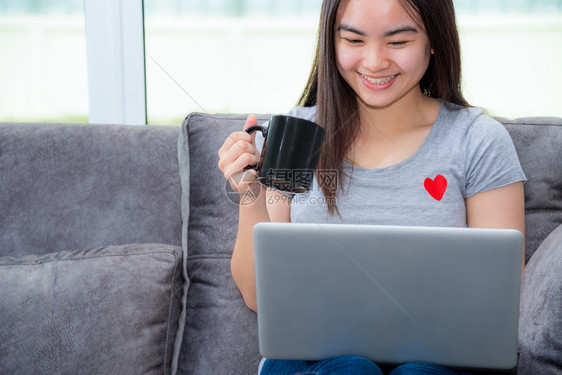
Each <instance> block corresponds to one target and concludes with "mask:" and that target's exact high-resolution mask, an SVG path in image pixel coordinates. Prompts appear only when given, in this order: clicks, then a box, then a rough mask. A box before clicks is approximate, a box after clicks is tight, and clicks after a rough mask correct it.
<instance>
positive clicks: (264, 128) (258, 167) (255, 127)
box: [244, 125, 268, 171]
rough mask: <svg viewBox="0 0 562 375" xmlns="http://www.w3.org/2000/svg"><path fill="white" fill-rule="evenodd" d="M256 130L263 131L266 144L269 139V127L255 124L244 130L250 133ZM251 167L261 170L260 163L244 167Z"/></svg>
mask: <svg viewBox="0 0 562 375" xmlns="http://www.w3.org/2000/svg"><path fill="white" fill-rule="evenodd" d="M256 130H259V131H261V133H262V134H263V138H264V142H263V143H264V145H265V141H266V140H267V130H268V128H266V127H265V126H262V125H254V126H250V127H249V128H248V129H245V130H244V131H245V132H246V133H248V134H252V133H253V132H255V131H256ZM250 169H253V170H256V171H259V170H260V166H259V163H258V164H255V165H248V166H247V167H244V170H245V171H247V170H250Z"/></svg>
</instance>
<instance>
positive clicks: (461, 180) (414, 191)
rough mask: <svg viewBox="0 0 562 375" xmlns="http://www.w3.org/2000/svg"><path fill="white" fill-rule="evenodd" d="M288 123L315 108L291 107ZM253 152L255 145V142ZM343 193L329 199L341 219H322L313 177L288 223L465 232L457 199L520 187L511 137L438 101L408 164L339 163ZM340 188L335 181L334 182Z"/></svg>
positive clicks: (327, 178)
mask: <svg viewBox="0 0 562 375" xmlns="http://www.w3.org/2000/svg"><path fill="white" fill-rule="evenodd" d="M288 114H289V115H291V116H295V117H301V118H305V119H307V120H311V121H314V119H315V116H316V108H315V107H310V108H302V107H295V108H293V109H292V110H291V111H290V112H289V113H288ZM256 143H257V145H258V147H260V148H261V146H262V144H263V138H260V137H259V136H258V137H256ZM344 172H345V174H346V175H349V176H351V178H346V179H345V181H343V183H344V187H345V192H344V193H341V192H339V193H338V194H337V196H336V197H335V199H336V203H337V206H338V209H339V211H340V213H341V216H342V219H340V217H339V216H338V215H337V214H336V215H334V216H332V215H330V214H329V212H328V208H327V204H326V198H325V197H324V195H323V193H322V190H321V189H320V186H321V185H320V184H323V183H328V184H329V183H331V182H333V176H334V174H333V173H331V172H330V171H327V172H325V173H320V176H321V177H320V180H319V179H317V178H316V177H315V178H314V180H313V184H312V188H311V189H310V191H309V192H308V193H306V194H302V195H295V196H293V198H292V199H291V222H300V223H303V222H306V223H350V224H351V223H353V224H380V225H413V226H442V227H465V226H467V220H466V205H465V199H466V198H468V197H470V196H472V195H474V194H477V193H480V192H483V191H486V190H491V189H494V188H498V187H502V186H506V185H509V184H511V183H514V182H517V181H525V180H526V178H525V175H524V173H523V170H522V169H521V165H520V163H519V159H518V157H517V153H516V151H515V147H514V146H513V142H512V140H511V137H510V136H509V134H508V133H507V131H506V130H505V128H504V127H503V125H501V124H500V123H499V122H497V121H496V120H494V119H492V118H491V117H489V116H487V115H485V114H484V113H483V112H482V110H481V109H480V108H458V107H456V106H454V105H453V104H449V103H445V102H443V103H442V104H441V108H440V110H439V114H438V116H437V119H436V121H435V124H434V125H433V127H432V129H431V131H430V133H429V135H428V136H427V138H426V140H425V142H424V143H423V144H422V146H421V147H420V148H419V149H418V151H417V152H416V153H415V154H413V155H412V156H410V157H409V158H408V159H406V160H404V161H402V162H400V163H398V164H395V165H392V166H389V167H385V168H380V169H363V168H360V167H357V166H355V165H353V164H351V163H349V162H347V161H344ZM340 182H341V181H340Z"/></svg>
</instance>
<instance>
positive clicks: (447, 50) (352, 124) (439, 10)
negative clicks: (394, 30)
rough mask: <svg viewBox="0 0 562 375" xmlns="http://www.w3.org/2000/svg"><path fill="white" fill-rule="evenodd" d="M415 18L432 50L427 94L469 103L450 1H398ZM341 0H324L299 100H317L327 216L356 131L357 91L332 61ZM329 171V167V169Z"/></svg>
mask: <svg viewBox="0 0 562 375" xmlns="http://www.w3.org/2000/svg"><path fill="white" fill-rule="evenodd" d="M399 1H400V3H401V4H402V6H403V7H404V8H405V9H406V10H407V11H408V12H409V13H410V15H411V16H412V18H413V19H418V18H417V17H418V15H419V19H421V21H422V22H423V26H424V28H425V31H426V33H427V36H428V38H429V44H430V46H431V48H432V49H433V51H434V54H432V55H431V59H430V61H429V66H428V68H427V71H426V73H425V75H424V76H423V78H422V79H421V81H420V89H421V90H422V91H423V92H424V93H425V94H426V95H428V96H431V97H433V98H437V99H442V100H444V101H446V102H451V103H454V104H457V105H459V106H461V107H468V106H469V104H468V102H467V101H466V100H465V99H464V97H463V95H462V93H461V88H460V82H461V56H460V43H459V35H458V31H457V25H456V19H455V10H454V7H453V1H452V0H399ZM340 3H341V0H324V1H323V3H322V10H321V12H320V24H319V27H318V42H317V46H316V55H315V57H314V61H313V64H312V69H311V72H310V75H309V77H308V81H307V84H306V86H305V89H304V91H303V93H302V95H301V97H300V99H299V102H298V105H299V106H303V107H311V106H314V105H316V107H317V111H316V122H317V123H318V124H320V125H321V126H322V127H323V128H324V130H325V136H324V146H323V149H322V152H321V154H320V160H319V163H318V171H317V179H318V182H319V185H320V188H321V189H322V192H323V193H324V196H325V197H326V202H327V204H328V211H329V212H330V214H331V215H334V214H335V213H337V214H338V215H339V216H340V217H341V215H340V212H339V210H338V207H337V205H336V200H335V196H336V194H337V192H338V190H339V191H342V192H343V190H344V184H343V181H344V178H345V177H349V176H345V175H344V172H343V160H344V157H345V155H346V152H347V150H348V149H349V147H350V146H351V144H352V143H353V141H354V140H355V138H356V136H357V134H358V131H359V126H360V123H359V107H358V103H357V99H356V94H355V92H354V91H353V89H352V88H351V87H350V86H349V85H348V84H347V82H346V81H345V80H344V79H343V77H342V76H341V75H340V74H339V72H338V69H337V64H336V61H337V60H336V49H335V44H334V41H335V32H336V30H335V23H336V16H337V11H338V7H339V5H340ZM328 171H329V172H328ZM333 171H337V172H336V173H337V179H336V183H335V184H334V183H332V182H333V179H332V180H330V181H331V183H330V184H322V183H321V182H322V181H323V179H322V178H321V177H322V176H321V174H322V173H332V172H333Z"/></svg>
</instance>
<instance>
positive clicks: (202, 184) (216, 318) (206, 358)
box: [178, 114, 267, 375]
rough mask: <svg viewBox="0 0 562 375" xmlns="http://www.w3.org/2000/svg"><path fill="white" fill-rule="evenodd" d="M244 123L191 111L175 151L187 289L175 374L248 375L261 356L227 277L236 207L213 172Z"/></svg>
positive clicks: (250, 319)
mask: <svg viewBox="0 0 562 375" xmlns="http://www.w3.org/2000/svg"><path fill="white" fill-rule="evenodd" d="M218 119H220V120H218ZM266 119H267V118H266V117H264V116H258V121H265V120H266ZM244 122H245V116H242V115H236V116H232V117H230V116H217V117H212V116H208V115H203V114H192V115H190V116H189V117H188V118H187V119H186V120H185V121H184V123H183V125H182V131H181V136H180V140H179V146H178V147H179V158H180V174H181V179H182V188H183V195H182V212H183V220H184V224H183V225H184V228H183V229H184V233H185V238H184V247H186V248H187V249H186V251H187V253H188V257H187V262H186V263H187V273H188V275H189V279H190V285H189V291H188V295H187V309H188V311H189V314H188V316H187V321H186V327H185V334H184V339H183V344H182V348H181V351H180V358H179V371H178V374H224V375H227V374H237V375H238V374H255V373H256V371H257V368H258V364H259V361H260V358H261V357H260V355H259V352H258V345H257V344H258V340H257V319H256V314H255V313H254V312H252V311H251V310H249V309H248V308H247V307H246V305H245V304H244V301H243V299H242V296H241V294H240V292H239V291H238V288H237V287H236V285H235V284H234V281H233V280H232V276H231V273H230V257H231V255H232V250H233V248H234V242H235V240H236V233H237V228H238V206H237V205H236V204H235V203H233V202H232V201H231V200H230V199H229V197H228V196H227V193H226V189H225V186H226V184H227V181H226V180H225V179H224V176H223V175H222V173H221V171H220V170H219V168H218V161H219V159H218V150H219V148H220V147H221V146H222V144H223V142H224V141H225V140H226V138H227V136H228V135H229V134H230V133H232V132H234V131H241V130H242V129H243V128H244ZM188 205H189V207H188Z"/></svg>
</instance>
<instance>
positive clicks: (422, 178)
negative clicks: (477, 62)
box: [219, 0, 525, 375]
mask: <svg viewBox="0 0 562 375" xmlns="http://www.w3.org/2000/svg"><path fill="white" fill-rule="evenodd" d="M460 77H461V67H460V47H459V37H458V33H457V28H456V20H455V14H454V8H453V3H452V0H324V1H323V4H322V11H321V20H320V29H319V39H318V45H317V52H316V58H315V61H314V64H313V69H312V72H311V74H310V77H309V80H308V83H307V85H306V88H305V90H304V92H303V95H302V97H301V99H300V102H299V107H296V108H294V109H293V110H291V111H290V112H289V114H291V115H293V116H297V117H303V118H306V119H309V120H312V121H315V122H316V123H318V124H320V125H321V126H322V127H323V128H324V129H325V140H324V145H323V150H322V153H321V155H320V162H319V167H318V171H317V174H316V177H315V180H314V182H313V186H312V189H311V190H310V191H309V192H308V193H307V194H305V195H299V196H297V197H296V198H293V199H291V198H290V197H288V196H287V195H285V194H282V193H280V192H276V191H272V190H268V189H266V188H265V187H263V186H261V185H260V184H259V183H257V182H256V180H255V171H252V170H250V171H246V172H244V171H243V169H244V167H246V166H247V165H253V164H255V163H256V162H257V161H258V160H259V149H260V145H259V144H260V140H259V139H258V142H257V144H256V139H255V137H256V136H255V133H254V135H252V136H250V135H248V134H247V133H245V132H243V131H241V132H235V133H232V134H231V135H230V136H229V137H228V138H227V139H226V141H225V143H224V144H223V146H222V147H221V149H220V150H219V157H220V162H219V168H220V169H221V171H222V172H223V173H224V176H225V178H227V179H228V180H229V181H231V185H232V187H233V188H234V189H236V190H238V191H239V192H240V193H241V194H244V193H245V192H247V191H248V189H253V190H254V194H255V193H256V192H257V193H259V194H258V199H257V200H256V201H255V202H254V203H253V204H251V205H245V206H241V207H240V218H239V228H238V237H237V240H236V245H235V248H234V252H233V255H232V263H231V269H232V275H233V278H234V281H235V282H236V284H237V286H238V288H239V289H240V291H241V293H242V295H243V297H244V300H245V302H246V304H247V305H248V307H249V308H250V309H252V310H254V311H255V310H256V295H255V274H254V258H253V242H252V241H253V240H252V230H253V226H254V224H256V223H258V222H262V221H279V222H283V221H284V222H313V223H328V222H336V223H337V222H340V223H342V222H343V223H361V224H387V225H417V226H450V227H463V226H468V227H480V228H513V229H517V230H519V231H521V232H523V231H524V198H523V181H524V180H525V176H524V174H523V172H522V170H521V167H520V165H519V161H518V159H517V155H516V152H515V149H514V147H513V143H512V142H511V139H510V137H509V135H508V134H507V132H506V131H505V129H504V128H503V126H502V125H501V124H499V123H498V122H496V121H495V120H493V119H491V118H490V117H488V116H486V115H485V114H483V113H482V110H481V109H478V108H473V107H471V106H469V105H468V103H467V102H466V100H465V99H464V98H463V96H462V93H461V90H460ZM255 124H256V119H255V117H254V116H249V117H248V120H247V122H246V127H249V126H251V125H255ZM323 171H330V173H333V175H334V176H335V177H336V178H331V179H329V182H330V183H325V181H324V180H323V179H322V178H321V175H320V174H321V173H322V172H323ZM319 198H323V199H319ZM319 202H324V204H320V203H319ZM522 265H523V262H522ZM522 267H523V266H522ZM262 365H263V368H262V374H266V373H267V374H269V373H279V374H281V373H282V374H296V373H305V372H313V373H338V374H339V373H342V374H344V373H346V374H347V373H357V374H360V373H366V374H381V373H382V372H381V371H380V369H379V368H378V367H377V366H376V365H375V364H373V363H372V362H370V361H367V360H364V359H362V358H356V357H342V358H329V359H326V360H325V361H320V362H314V363H312V362H305V361H275V360H266V361H265V363H263V362H262ZM406 373H420V374H421V373H423V374H454V373H458V372H453V371H452V370H448V369H445V368H442V367H439V366H433V365H428V364H407V365H403V366H400V367H398V368H396V369H394V370H393V372H392V375H396V374H406Z"/></svg>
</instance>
